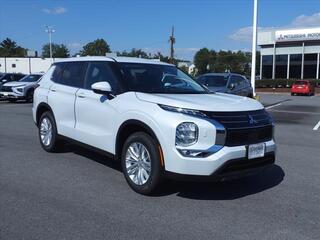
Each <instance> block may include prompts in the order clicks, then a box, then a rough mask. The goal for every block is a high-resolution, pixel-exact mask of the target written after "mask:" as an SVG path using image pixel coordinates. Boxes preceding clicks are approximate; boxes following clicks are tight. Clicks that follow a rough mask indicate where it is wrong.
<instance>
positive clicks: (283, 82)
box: [256, 79, 320, 88]
mask: <svg viewBox="0 0 320 240" xmlns="http://www.w3.org/2000/svg"><path fill="white" fill-rule="evenodd" d="M308 80H310V81H312V82H313V83H314V84H315V86H317V87H320V80H315V79H308ZM295 81H297V79H262V80H256V88H291V86H292V84H293V83H294V82H295Z"/></svg>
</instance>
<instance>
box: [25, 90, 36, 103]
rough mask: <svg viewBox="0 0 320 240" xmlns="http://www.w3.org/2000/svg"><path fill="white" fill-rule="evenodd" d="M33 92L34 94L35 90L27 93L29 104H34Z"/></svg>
mask: <svg viewBox="0 0 320 240" xmlns="http://www.w3.org/2000/svg"><path fill="white" fill-rule="evenodd" d="M33 92H34V90H29V91H28V92H27V96H26V102H27V103H32V102H33Z"/></svg>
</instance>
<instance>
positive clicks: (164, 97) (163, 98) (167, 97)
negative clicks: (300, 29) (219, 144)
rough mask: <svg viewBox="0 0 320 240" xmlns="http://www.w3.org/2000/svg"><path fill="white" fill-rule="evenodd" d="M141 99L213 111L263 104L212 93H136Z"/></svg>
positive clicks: (260, 107) (249, 107) (249, 99)
mask: <svg viewBox="0 0 320 240" xmlns="http://www.w3.org/2000/svg"><path fill="white" fill-rule="evenodd" d="M136 96H137V98H138V99H140V100H142V101H147V102H152V103H156V104H163V105H168V106H172V107H180V108H187V109H195V110H203V111H213V112H239V111H252V110H259V109H263V108H264V107H263V105H262V104H261V103H260V102H258V101H256V100H253V99H251V98H247V97H240V96H237V95H231V94H224V93H212V94H150V93H136Z"/></svg>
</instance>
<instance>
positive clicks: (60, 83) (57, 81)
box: [48, 62, 86, 138]
mask: <svg viewBox="0 0 320 240" xmlns="http://www.w3.org/2000/svg"><path fill="white" fill-rule="evenodd" d="M85 68H86V63H85V62H66V63H60V64H55V69H54V72H53V75H52V78H51V80H52V81H53V84H52V85H51V87H50V90H49V94H48V104H49V105H50V107H51V109H52V111H53V114H54V117H55V120H56V125H57V130H58V133H59V134H61V135H63V136H66V137H70V138H75V135H76V133H75V117H76V116H75V111H74V110H75V109H74V105H75V99H76V92H77V91H78V90H79V88H80V87H81V86H82V85H83V78H84V72H85Z"/></svg>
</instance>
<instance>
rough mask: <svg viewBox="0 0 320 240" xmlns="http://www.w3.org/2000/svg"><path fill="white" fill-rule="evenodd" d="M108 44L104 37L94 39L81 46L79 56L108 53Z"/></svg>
mask: <svg viewBox="0 0 320 240" xmlns="http://www.w3.org/2000/svg"><path fill="white" fill-rule="evenodd" d="M110 52H111V50H110V46H109V45H108V43H107V42H106V41H105V40H104V39H96V40H94V41H93V42H89V43H88V44H86V45H85V46H83V49H82V51H81V52H80V54H81V56H105V55H106V53H110Z"/></svg>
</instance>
